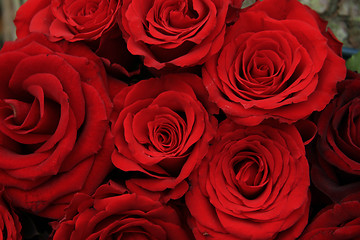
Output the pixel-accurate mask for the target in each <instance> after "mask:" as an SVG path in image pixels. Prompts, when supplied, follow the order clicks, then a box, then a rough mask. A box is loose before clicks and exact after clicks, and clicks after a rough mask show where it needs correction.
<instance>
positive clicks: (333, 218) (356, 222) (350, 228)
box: [299, 193, 360, 240]
mask: <svg viewBox="0 0 360 240" xmlns="http://www.w3.org/2000/svg"><path fill="white" fill-rule="evenodd" d="M299 239H300V240H307V239H311V240H328V239H331V240H355V239H360V193H355V194H352V195H349V196H347V197H346V198H345V199H343V200H342V201H341V202H339V203H335V204H334V205H331V206H328V207H326V208H324V209H323V210H321V211H320V212H319V213H318V214H317V215H316V216H315V218H314V220H313V221H312V222H311V223H310V224H309V225H308V226H307V227H306V229H305V231H304V233H303V235H302V236H301V237H300V238H299Z"/></svg>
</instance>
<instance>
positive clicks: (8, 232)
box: [0, 187, 21, 240]
mask: <svg viewBox="0 0 360 240" xmlns="http://www.w3.org/2000/svg"><path fill="white" fill-rule="evenodd" d="M0 231H1V235H0V239H4V240H20V239H21V235H20V231H21V224H20V222H19V217H18V216H17V215H16V214H15V212H14V211H13V209H12V207H11V206H9V204H8V203H7V202H6V199H5V198H4V188H3V187H1V189H0Z"/></svg>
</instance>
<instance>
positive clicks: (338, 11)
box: [0, 0, 360, 49]
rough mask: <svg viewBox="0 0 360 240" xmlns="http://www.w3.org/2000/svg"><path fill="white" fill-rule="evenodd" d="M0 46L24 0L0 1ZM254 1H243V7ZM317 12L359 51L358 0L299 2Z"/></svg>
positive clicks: (11, 34) (8, 37)
mask: <svg viewBox="0 0 360 240" xmlns="http://www.w3.org/2000/svg"><path fill="white" fill-rule="evenodd" d="M0 1H1V5H0V46H1V45H2V43H3V42H4V41H10V40H14V39H15V38H16V34H15V26H14V24H13V19H14V17H15V13H16V10H17V9H18V8H19V6H20V5H21V4H23V3H24V2H25V1H26V0H0ZM254 1H255V0H244V6H248V5H250V4H252V3H253V2H254ZM299 1H300V2H302V3H304V4H306V5H308V6H310V7H311V8H312V9H314V10H315V11H317V12H318V13H319V14H320V15H321V16H322V18H324V19H325V20H327V21H328V22H329V27H330V28H331V29H332V30H333V32H334V33H335V35H336V36H337V37H338V39H339V40H340V41H342V42H343V43H344V46H345V47H349V48H356V49H360V0H299Z"/></svg>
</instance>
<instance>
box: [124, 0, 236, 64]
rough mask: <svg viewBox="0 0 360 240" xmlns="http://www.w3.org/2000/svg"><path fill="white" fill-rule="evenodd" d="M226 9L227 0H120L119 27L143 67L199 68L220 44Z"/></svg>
mask: <svg viewBox="0 0 360 240" xmlns="http://www.w3.org/2000/svg"><path fill="white" fill-rule="evenodd" d="M228 6H229V0H193V1H189V0H180V1H179V0H167V1H165V0H148V1H143V0H124V1H123V5H122V6H121V19H119V26H121V27H122V30H123V34H124V38H125V40H126V42H127V46H128V49H129V51H130V52H131V53H132V54H134V55H140V56H143V57H144V63H145V65H146V66H149V67H153V68H156V69H161V68H163V67H165V66H167V65H169V66H178V67H189V66H194V65H200V64H202V63H204V62H205V61H206V60H207V59H208V57H209V56H211V55H213V54H215V53H216V52H217V51H219V49H220V48H221V46H222V44H223V40H224V34H225V19H226V15H227V10H228Z"/></svg>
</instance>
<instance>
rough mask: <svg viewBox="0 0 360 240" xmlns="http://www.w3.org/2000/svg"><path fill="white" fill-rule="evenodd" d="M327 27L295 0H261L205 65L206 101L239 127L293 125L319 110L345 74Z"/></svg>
mask: <svg viewBox="0 0 360 240" xmlns="http://www.w3.org/2000/svg"><path fill="white" fill-rule="evenodd" d="M341 46H342V45H341V43H340V42H338V41H337V40H336V39H335V38H334V37H333V35H332V34H331V32H330V30H327V29H326V23H325V22H324V21H323V20H321V19H320V18H319V16H318V15H317V14H316V13H315V12H314V11H312V10H311V9H310V8H308V7H306V6H304V5H302V4H301V3H299V2H298V1H297V0H264V1H259V2H256V3H255V4H254V5H252V6H251V7H249V8H247V9H245V10H243V11H242V12H241V13H240V14H239V18H238V20H237V21H236V23H235V24H234V25H233V26H231V27H229V29H228V31H227V34H226V36H225V42H224V46H223V48H222V49H221V51H220V52H219V53H218V54H216V55H214V56H213V57H211V58H210V59H209V61H207V62H206V63H205V66H204V67H203V71H202V73H203V78H204V84H205V86H206V88H207V90H208V92H209V95H210V100H211V101H213V102H215V103H216V104H217V105H218V106H219V107H220V108H221V109H222V110H223V111H224V112H225V113H226V114H227V116H228V117H230V118H231V119H233V120H234V121H236V122H237V123H239V124H242V125H248V126H250V125H257V124H259V123H260V122H261V121H263V120H264V119H267V118H276V119H278V120H280V121H281V122H286V123H293V122H295V121H297V120H299V119H302V118H305V117H307V116H309V115H310V114H311V113H312V112H314V111H320V110H322V109H323V108H324V107H325V106H326V104H328V103H329V101H330V100H331V99H332V98H333V96H334V95H335V93H336V83H337V82H339V81H341V80H343V79H344V78H345V74H346V67H345V61H344V60H343V59H342V58H341V57H340V56H339V55H340V54H341Z"/></svg>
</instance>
